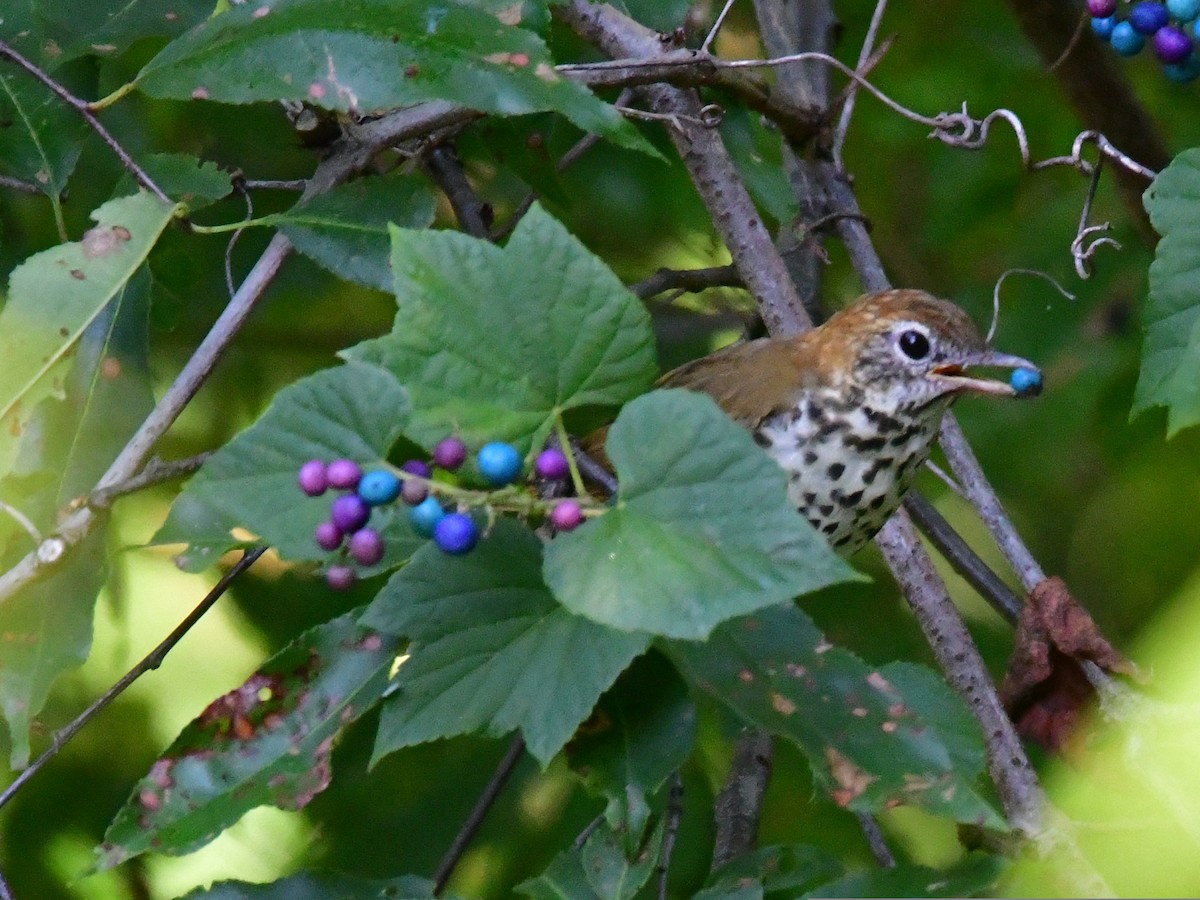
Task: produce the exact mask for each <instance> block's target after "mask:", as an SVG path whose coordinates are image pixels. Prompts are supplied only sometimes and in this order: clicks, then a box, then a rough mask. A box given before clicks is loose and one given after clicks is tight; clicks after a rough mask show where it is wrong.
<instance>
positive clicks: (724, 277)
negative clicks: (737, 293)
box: [629, 266, 742, 300]
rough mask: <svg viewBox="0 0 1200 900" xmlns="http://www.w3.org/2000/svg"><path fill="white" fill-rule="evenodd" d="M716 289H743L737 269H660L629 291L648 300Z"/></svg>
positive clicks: (720, 267)
mask: <svg viewBox="0 0 1200 900" xmlns="http://www.w3.org/2000/svg"><path fill="white" fill-rule="evenodd" d="M714 287H742V279H741V276H739V275H738V271H737V268H736V267H734V266H712V267H711V268H707V269H659V270H658V271H657V272H655V273H654V274H653V275H651V276H650V277H649V278H643V279H642V280H641V281H638V282H635V283H634V284H631V285H629V290H631V291H632V292H633V293H635V294H637V295H638V297H640V298H641V299H642V300H646V299H648V298H650V297H655V296H657V295H658V294H664V293H666V292H667V291H689V292H691V293H699V292H700V291H706V290H708V289H709V288H714Z"/></svg>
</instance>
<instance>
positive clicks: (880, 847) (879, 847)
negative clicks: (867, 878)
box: [854, 812, 896, 869]
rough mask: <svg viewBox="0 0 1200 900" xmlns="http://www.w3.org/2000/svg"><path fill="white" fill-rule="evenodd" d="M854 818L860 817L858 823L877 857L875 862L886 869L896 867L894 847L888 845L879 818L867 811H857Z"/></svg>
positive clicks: (873, 854)
mask: <svg viewBox="0 0 1200 900" xmlns="http://www.w3.org/2000/svg"><path fill="white" fill-rule="evenodd" d="M854 818H856V819H858V825H859V827H860V828H861V829H862V833H863V836H864V837H865V838H866V839H867V846H868V847H870V848H871V855H872V856H874V857H875V862H877V863H879V865H880V866H882V867H883V868H885V869H894V868H895V867H896V857H895V855H894V854H893V853H892V848H891V847H889V846H888V842H887V838H886V837H885V836H884V834H883V829H882V828H880V827H879V820H878V819H876V818H875V817H874V816H873V815H871V814H870V813H865V812H856V813H855V814H854Z"/></svg>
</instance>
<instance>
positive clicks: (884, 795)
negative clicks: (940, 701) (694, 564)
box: [666, 607, 1004, 828]
mask: <svg viewBox="0 0 1200 900" xmlns="http://www.w3.org/2000/svg"><path fill="white" fill-rule="evenodd" d="M666 648H667V650H668V652H669V653H670V655H671V656H672V658H673V659H674V660H675V662H676V664H677V665H678V666H679V667H680V669H681V670H682V671H683V672H684V674H685V675H686V676H687V677H688V679H689V680H691V681H692V682H694V683H695V684H696V685H697V686H699V687H700V688H701V689H702V690H704V691H706V692H708V693H710V694H712V695H713V696H715V697H716V698H717V699H719V700H721V701H722V702H723V703H725V704H726V705H728V706H729V707H730V708H731V709H733V711H734V712H735V713H737V714H738V715H739V716H741V717H742V718H744V719H745V720H746V721H747V722H750V723H752V724H753V725H755V726H756V727H758V728H761V729H764V730H766V731H768V732H770V733H772V734H778V735H781V736H782V737H786V738H788V739H789V740H791V741H793V742H795V743H796V744H797V745H798V746H799V747H800V749H801V750H803V751H804V753H805V755H806V756H807V757H808V761H809V764H810V765H811V766H812V769H813V773H814V775H815V777H816V779H817V780H818V781H819V782H820V783H821V784H823V785H824V786H825V787H826V789H827V790H829V792H830V793H831V795H832V796H833V799H834V801H835V802H837V803H838V805H840V806H843V807H846V808H848V809H854V810H859V811H862V812H878V811H880V810H884V809H887V808H889V807H891V806H893V805H895V804H897V803H912V804H915V805H917V806H921V807H923V808H925V809H928V810H929V811H931V812H933V813H936V814H939V815H945V816H951V817H953V818H954V819H955V820H957V821H960V822H974V823H978V824H981V825H987V826H989V827H1000V828H1002V827H1004V823H1003V821H1002V820H1001V819H1000V818H999V816H998V815H997V814H996V813H995V812H994V811H993V810H992V808H991V807H990V806H988V804H987V803H985V802H984V801H983V800H982V799H981V798H980V797H979V795H978V793H977V792H976V790H975V788H974V782H975V780H976V779H977V778H978V777H979V775H980V771H979V769H978V768H969V769H968V768H961V767H960V765H961V762H960V760H961V758H962V757H961V756H960V757H959V758H955V757H954V756H951V754H950V752H949V751H948V750H947V747H946V745H945V743H943V741H942V738H941V735H940V734H939V733H938V732H937V730H936V729H935V727H934V724H933V723H931V722H930V721H928V720H926V719H924V718H922V717H921V716H920V715H919V714H918V713H917V711H916V709H915V708H914V704H913V703H912V702H911V701H910V699H909V698H908V697H907V696H906V695H905V694H904V693H902V692H901V691H900V690H898V689H897V687H896V686H895V685H893V684H892V683H891V682H889V681H888V679H887V678H886V677H885V676H884V675H883V674H882V673H881V672H879V671H876V670H873V669H872V668H871V667H870V666H868V665H866V664H865V663H864V662H863V661H862V660H860V659H859V658H858V657H856V656H854V655H853V654H852V653H850V652H849V651H847V650H844V649H841V648H839V647H834V646H833V645H831V644H829V643H828V642H826V641H825V639H824V637H823V636H822V635H821V633H820V632H819V631H818V630H817V628H816V626H814V625H813V623H812V622H811V621H810V620H809V619H808V617H807V616H805V615H804V614H803V613H802V612H800V610H798V609H796V608H795V607H785V608H778V609H769V610H763V611H762V612H760V613H756V614H755V615H753V616H747V617H745V618H742V619H739V620H737V621H735V622H729V623H727V624H725V625H723V626H721V628H719V629H718V630H717V631H716V632H715V633H714V634H713V636H712V637H711V638H710V639H709V640H708V642H707V643H705V644H699V643H686V642H683V641H672V642H670V643H668V644H667V645H666ZM908 680H909V681H913V680H914V679H912V678H911V673H908ZM922 687H924V686H922ZM927 699H928V698H927V696H926V697H925V698H923V699H922V700H921V701H918V702H920V703H922V704H924V702H926V700H927ZM960 739H961V735H959V734H956V735H955V737H954V738H953V740H954V741H955V742H957V741H959V740H960Z"/></svg>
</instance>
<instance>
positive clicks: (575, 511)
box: [550, 500, 583, 531]
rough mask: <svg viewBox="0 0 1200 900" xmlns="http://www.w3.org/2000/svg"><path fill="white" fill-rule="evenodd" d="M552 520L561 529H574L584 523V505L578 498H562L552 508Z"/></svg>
mask: <svg viewBox="0 0 1200 900" xmlns="http://www.w3.org/2000/svg"><path fill="white" fill-rule="evenodd" d="M550 521H551V523H553V525H554V527H555V528H557V529H558V530H559V531H574V530H575V529H576V528H578V527H579V526H580V525H581V524H582V523H583V507H582V506H580V505H579V501H578V500H560V501H559V502H558V503H556V504H554V509H552V510H550Z"/></svg>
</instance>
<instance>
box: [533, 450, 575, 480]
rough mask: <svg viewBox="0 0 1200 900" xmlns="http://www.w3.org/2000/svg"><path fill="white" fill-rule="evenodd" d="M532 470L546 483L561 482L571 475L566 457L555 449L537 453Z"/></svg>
mask: <svg viewBox="0 0 1200 900" xmlns="http://www.w3.org/2000/svg"><path fill="white" fill-rule="evenodd" d="M533 468H534V470H535V471H536V472H537V473H538V475H540V476H541V477H542V478H545V479H546V480H547V481H562V480H564V479H565V478H566V477H567V476H568V475H570V474H571V467H570V465H568V463H567V457H566V455H565V454H564V453H563V452H562V451H561V450H559V449H558V448H557V447H551V448H550V449H549V450H543V451H542V452H541V453H539V454H538V458H537V462H536V463H534V466H533Z"/></svg>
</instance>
